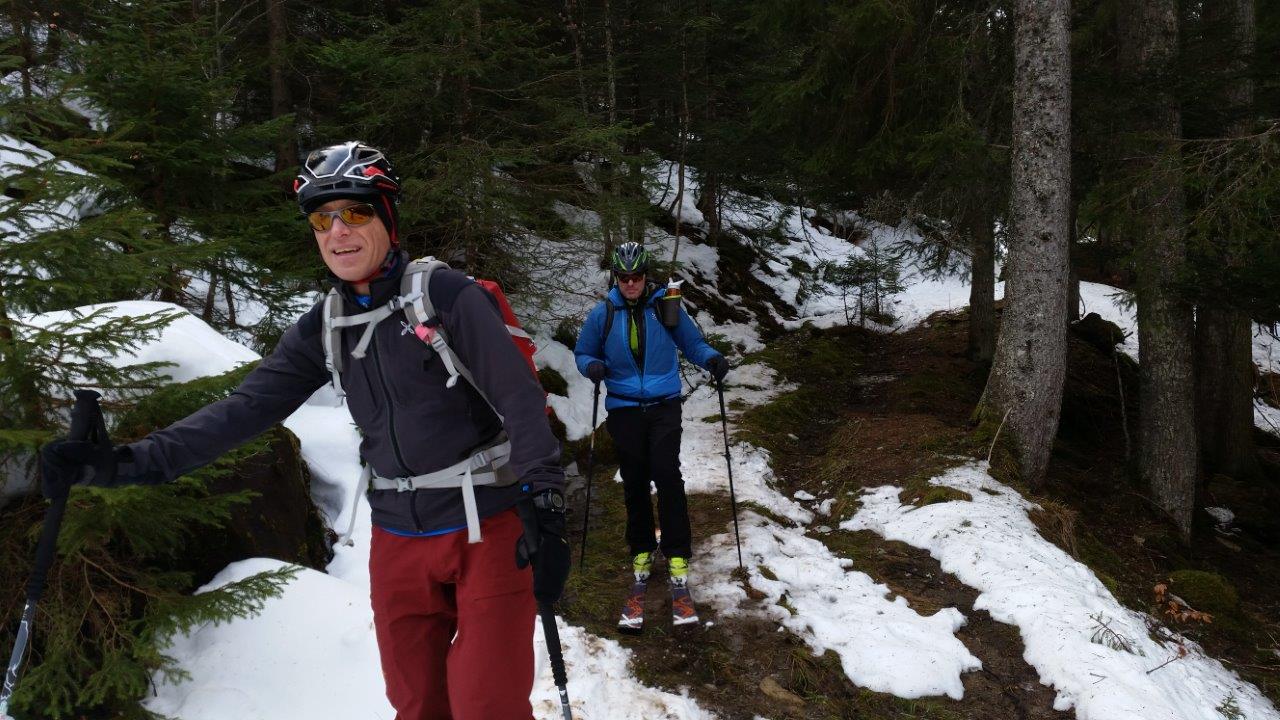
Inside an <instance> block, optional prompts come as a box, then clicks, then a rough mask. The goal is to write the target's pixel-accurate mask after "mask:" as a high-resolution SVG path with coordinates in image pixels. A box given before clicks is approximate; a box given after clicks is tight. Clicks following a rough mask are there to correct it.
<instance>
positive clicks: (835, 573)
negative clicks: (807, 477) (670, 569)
mask: <svg viewBox="0 0 1280 720" xmlns="http://www.w3.org/2000/svg"><path fill="white" fill-rule="evenodd" d="M739 525H740V528H741V531H742V557H743V562H744V564H745V566H746V568H747V573H748V575H749V577H750V580H749V582H750V584H751V587H753V588H755V589H756V590H758V591H760V592H762V593H763V594H764V595H765V598H764V600H762V601H760V602H759V603H757V602H755V601H753V600H751V599H749V598H748V597H747V594H746V592H744V591H743V589H742V586H741V585H740V584H739V583H738V582H737V581H735V580H732V579H731V577H730V573H732V572H733V571H734V569H736V568H737V551H736V548H735V547H734V536H733V533H732V532H728V533H721V534H719V535H716V536H714V537H712V538H710V539H708V540H707V541H706V542H705V543H702V544H701V545H700V546H699V547H698V557H699V558H700V559H699V560H698V562H697V564H696V565H695V567H696V568H697V569H698V576H697V577H696V578H695V582H696V583H697V593H698V600H699V601H700V602H703V603H710V604H712V605H714V606H716V608H718V610H719V611H720V613H721V614H722V615H741V614H751V615H757V616H763V617H765V618H767V619H770V620H772V621H775V622H778V623H780V624H781V625H782V626H783V627H785V628H786V629H787V630H789V631H791V632H792V633H794V634H795V635H796V636H797V637H799V638H801V639H803V640H804V641H805V643H807V644H808V645H809V647H810V648H811V649H812V650H813V653H814V655H822V654H823V653H825V652H826V651H827V650H834V651H835V652H836V653H837V654H839V656H840V664H841V667H842V668H843V669H844V672H845V674H846V675H848V676H849V679H850V680H852V681H853V682H854V683H856V684H857V685H858V686H860V687H865V688H869V689H871V690H875V691H877V692H887V693H892V694H893V695H897V696H898V697H903V698H919V697H926V696H931V695H946V696H947V697H950V698H953V699H957V700H958V699H960V698H961V697H963V696H964V684H963V683H962V681H961V679H960V675H961V674H962V673H965V672H969V671H972V670H978V669H981V667H982V662H981V661H980V660H978V658H976V657H974V656H973V654H971V653H970V652H969V650H968V649H967V648H966V647H965V646H964V645H963V644H962V643H961V642H960V641H959V640H958V639H956V637H955V632H956V631H957V630H959V629H960V628H961V627H963V626H964V624H965V618H964V616H963V615H961V614H960V612H959V611H958V610H956V609H955V608H944V609H942V610H939V611H938V612H936V613H934V614H933V615H930V616H923V615H920V614H918V613H917V612H916V611H915V610H913V609H912V608H911V606H910V605H909V604H908V603H907V600H906V599H905V598H903V597H896V598H891V597H890V595H891V593H890V591H889V588H888V587H886V586H884V585H882V584H879V583H877V582H875V581H874V580H872V579H871V578H870V577H869V576H868V575H866V574H865V573H862V572H858V571H857V570H855V569H853V561H852V560H849V559H846V558H840V557H837V556H835V555H834V554H832V552H831V551H830V550H828V549H827V546H826V545H824V544H822V543H821V542H819V541H817V540H814V539H812V538H809V537H806V536H805V535H804V532H803V530H797V529H793V528H787V527H783V526H781V525H779V524H778V523H776V522H774V521H772V520H769V519H767V518H764V517H762V516H760V515H757V514H756V513H754V512H749V511H748V512H744V513H743V514H742V518H741V520H740V522H739ZM784 602H785V603H786V604H787V605H788V606H790V608H791V609H790V610H789V609H787V608H786V607H784V606H783V605H782V603H784Z"/></svg>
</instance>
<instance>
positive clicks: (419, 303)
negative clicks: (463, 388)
mask: <svg viewBox="0 0 1280 720" xmlns="http://www.w3.org/2000/svg"><path fill="white" fill-rule="evenodd" d="M448 269H449V265H448V264H446V263H445V262H443V261H440V260H437V259H435V258H434V257H430V256H428V257H425V258H422V259H421V260H414V261H413V262H411V263H409V266H408V267H406V268H405V270H404V276H403V277H401V278H400V293H401V296H402V297H412V298H413V302H411V303H407V304H406V305H405V306H404V314H405V319H406V320H407V323H406V325H407V327H408V330H411V331H412V332H413V334H415V335H417V336H418V338H419V339H420V340H422V341H423V342H424V343H427V344H428V345H430V346H431V349H433V350H435V351H436V354H437V355H439V356H440V361H441V362H442V363H444V369H445V372H447V373H449V379H448V380H446V381H445V384H444V385H445V387H448V388H451V387H453V386H454V385H457V384H458V378H460V377H461V378H462V379H464V380H466V381H467V382H468V383H470V384H471V387H473V388H475V389H476V392H477V393H479V394H480V397H481V398H483V399H484V401H485V404H487V405H488V406H489V409H490V410H492V411H493V414H494V415H496V416H498V422H503V420H504V418H503V417H502V413H500V412H498V408H497V407H495V406H494V404H493V402H492V401H491V400H490V399H489V396H488V395H486V394H485V392H484V390H482V389H481V388H480V386H479V385H478V384H476V380H475V378H474V377H473V376H472V375H471V370H470V369H468V368H467V364H466V363H464V362H462V358H460V357H458V354H457V353H456V352H454V351H453V348H452V347H451V346H450V345H449V337H448V334H447V333H446V332H445V329H444V323H442V322H440V318H439V317H438V316H437V315H436V309H435V305H433V304H432V302H431V276H432V275H434V274H435V272H436V271H437V270H448ZM517 329H518V328H517ZM507 331H508V332H511V327H510V326H508V327H507ZM522 332H523V331H522Z"/></svg>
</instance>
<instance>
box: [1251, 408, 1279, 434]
mask: <svg viewBox="0 0 1280 720" xmlns="http://www.w3.org/2000/svg"><path fill="white" fill-rule="evenodd" d="M1253 424H1254V425H1256V426H1257V427H1258V428H1260V429H1262V431H1263V432H1268V433H1271V434H1272V435H1275V436H1276V437H1280V408H1274V407H1271V406H1270V405H1268V404H1266V403H1264V402H1262V401H1261V400H1255V401H1254V403H1253Z"/></svg>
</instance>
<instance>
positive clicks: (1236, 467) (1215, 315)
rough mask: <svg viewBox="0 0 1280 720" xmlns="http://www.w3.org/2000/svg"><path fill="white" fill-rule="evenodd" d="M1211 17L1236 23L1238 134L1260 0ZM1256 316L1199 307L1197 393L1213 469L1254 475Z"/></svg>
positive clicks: (1229, 76)
mask: <svg viewBox="0 0 1280 720" xmlns="http://www.w3.org/2000/svg"><path fill="white" fill-rule="evenodd" d="M1204 21H1205V22H1206V23H1207V24H1211V25H1218V24H1220V25H1221V26H1222V27H1223V28H1225V29H1226V30H1227V31H1228V36H1229V43H1230V48H1229V54H1228V59H1227V61H1226V63H1224V67H1223V68H1222V75H1223V80H1224V86H1223V96H1224V97H1223V103H1224V105H1225V107H1226V108H1227V113H1228V116H1229V117H1230V118H1232V120H1230V121H1229V122H1228V123H1227V127H1225V128H1224V131H1225V133H1226V134H1227V135H1230V136H1237V137H1238V136H1240V135H1244V134H1246V133H1247V132H1248V131H1249V122H1248V117H1249V114H1250V111H1251V110H1252V108H1253V104H1254V100H1253V96H1254V93H1253V81H1252V80H1251V79H1250V76H1249V74H1248V65H1249V58H1250V57H1251V56H1252V54H1253V51H1254V45H1255V40H1256V34H1257V29H1256V25H1257V23H1256V13H1255V9H1254V0H1222V1H1220V2H1216V3H1209V4H1207V5H1206V6H1205V14H1204ZM1225 245H1226V244H1225V243H1224V249H1223V250H1222V251H1221V252H1219V253H1217V255H1218V256H1219V260H1220V261H1221V263H1222V265H1223V266H1224V267H1239V266H1240V265H1241V264H1242V263H1244V262H1246V261H1247V260H1246V258H1244V257H1241V256H1240V255H1241V254H1240V253H1238V252H1233V251H1232V250H1231V249H1230V248H1229V247H1226V246H1225ZM1252 330H1253V323H1252V321H1251V320H1250V319H1249V317H1248V316H1247V315H1245V314H1244V313H1242V312H1240V311H1239V310H1237V309H1235V308H1232V307H1229V306H1227V305H1217V304H1209V303H1207V304H1205V305H1203V306H1202V307H1200V308H1199V309H1198V311H1197V314H1196V395H1197V401H1198V407H1197V417H1198V418H1199V420H1200V427H1199V430H1200V451H1201V453H1202V456H1203V458H1204V465H1205V471H1206V472H1207V473H1222V474H1224V475H1230V476H1231V477H1235V478H1241V477H1249V476H1252V475H1254V474H1256V473H1257V471H1258V459H1257V448H1256V447H1255V446H1254V442H1253V387H1254V365H1253V343H1252V338H1251V333H1252Z"/></svg>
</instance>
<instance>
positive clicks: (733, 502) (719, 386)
mask: <svg viewBox="0 0 1280 720" xmlns="http://www.w3.org/2000/svg"><path fill="white" fill-rule="evenodd" d="M716 390H718V391H719V392H720V427H721V429H722V430H723V431H724V462H725V467H727V468H728V470H729V503H730V507H732V508H733V539H734V540H736V541H737V543H738V569H739V570H745V569H744V568H743V567H742V535H741V534H739V532H738V495H737V493H735V492H734V490H733V459H732V458H730V457H729V416H728V415H726V414H725V411H724V380H716Z"/></svg>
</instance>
